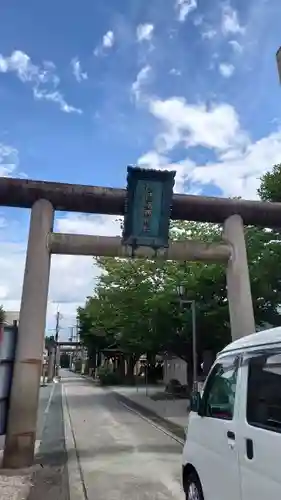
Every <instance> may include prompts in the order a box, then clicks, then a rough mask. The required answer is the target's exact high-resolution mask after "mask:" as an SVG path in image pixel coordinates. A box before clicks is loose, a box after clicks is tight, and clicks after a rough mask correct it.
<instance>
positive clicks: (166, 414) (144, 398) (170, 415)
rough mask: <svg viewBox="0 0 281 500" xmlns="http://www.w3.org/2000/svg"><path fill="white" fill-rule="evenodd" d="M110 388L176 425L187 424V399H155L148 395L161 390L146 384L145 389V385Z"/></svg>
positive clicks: (183, 426) (182, 425) (184, 425)
mask: <svg viewBox="0 0 281 500" xmlns="http://www.w3.org/2000/svg"><path fill="white" fill-rule="evenodd" d="M110 390H111V391H113V392H114V393H116V394H119V395H121V396H123V397H125V398H127V399H128V400H129V401H131V402H133V403H135V404H137V405H139V406H141V407H143V408H145V409H146V410H149V411H150V412H153V413H155V414H156V415H158V416H159V417H160V418H162V419H164V420H167V421H168V422H171V423H172V424H175V425H176V426H178V427H181V428H185V427H186V426H187V420H188V410H187V408H188V404H189V399H167V400H157V401H155V400H153V399H152V398H151V397H150V396H152V395H153V394H155V393H156V392H159V391H160V390H161V388H159V386H158V387H155V386H148V387H147V389H146V388H145V387H139V388H136V387H110Z"/></svg>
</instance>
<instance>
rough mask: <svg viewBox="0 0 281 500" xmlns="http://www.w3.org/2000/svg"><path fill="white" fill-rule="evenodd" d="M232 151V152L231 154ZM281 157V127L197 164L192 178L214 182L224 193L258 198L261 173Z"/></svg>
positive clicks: (205, 182)
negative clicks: (258, 138) (205, 162)
mask: <svg viewBox="0 0 281 500" xmlns="http://www.w3.org/2000/svg"><path fill="white" fill-rule="evenodd" d="M230 153H231V154H230ZM280 160H281V130H279V131H278V132H275V133H272V134H270V135H269V136H267V137H263V138H262V139H260V140H258V141H256V142H253V143H249V144H248V146H247V147H246V148H245V149H244V150H243V149H239V148H237V149H236V150H232V151H231V152H229V153H228V154H227V155H222V156H221V157H220V158H219V161H218V162H216V163H212V164H208V165H205V166H196V167H195V168H194V169H193V170H192V171H190V172H189V178H190V180H191V181H193V182H199V183H201V184H202V185H203V184H207V183H213V184H215V185H216V186H218V187H219V188H220V189H221V190H222V192H223V195H224V196H242V198H246V199H247V198H248V199H256V198H257V189H258V187H259V185H260V177H261V176H262V175H263V174H264V173H266V172H267V171H268V170H269V169H270V168H272V166H273V165H274V164H276V163H280Z"/></svg>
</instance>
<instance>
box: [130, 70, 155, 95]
mask: <svg viewBox="0 0 281 500" xmlns="http://www.w3.org/2000/svg"><path fill="white" fill-rule="evenodd" d="M150 74H151V67H150V66H149V65H147V66H144V67H143V68H142V69H141V70H140V71H139V73H138V74H137V77H136V80H135V81H134V83H133V84H132V94H133V96H134V97H135V99H136V101H139V100H140V99H141V98H143V94H142V90H143V87H144V86H145V84H146V83H147V82H148V80H149V77H150Z"/></svg>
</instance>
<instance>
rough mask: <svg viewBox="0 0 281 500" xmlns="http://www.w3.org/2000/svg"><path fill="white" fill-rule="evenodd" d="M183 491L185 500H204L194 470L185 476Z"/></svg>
mask: <svg viewBox="0 0 281 500" xmlns="http://www.w3.org/2000/svg"><path fill="white" fill-rule="evenodd" d="M184 491H185V498H186V500H204V495H203V491H202V486H201V483H200V480H199V477H198V476H197V474H195V473H194V472H191V473H190V474H189V475H188V476H187V478H186V482H185V485H184Z"/></svg>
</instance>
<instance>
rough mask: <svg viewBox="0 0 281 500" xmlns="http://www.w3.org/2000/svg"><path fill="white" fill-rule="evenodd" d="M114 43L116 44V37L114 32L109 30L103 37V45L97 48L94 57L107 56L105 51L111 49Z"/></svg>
mask: <svg viewBox="0 0 281 500" xmlns="http://www.w3.org/2000/svg"><path fill="white" fill-rule="evenodd" d="M114 43H115V35H114V33H113V31H111V30H109V31H107V32H106V33H105V34H104V35H103V38H102V42H101V44H100V45H98V46H97V47H96V48H95V50H94V56H96V57H98V56H102V55H105V51H106V50H109V49H111V48H112V47H113V45H114Z"/></svg>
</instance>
